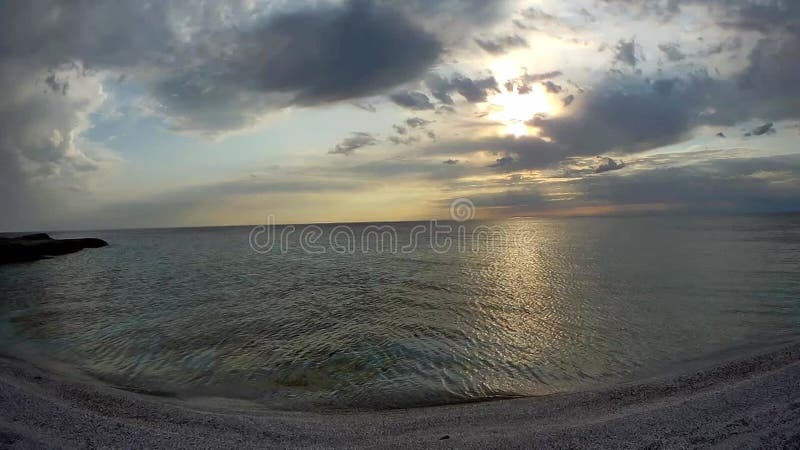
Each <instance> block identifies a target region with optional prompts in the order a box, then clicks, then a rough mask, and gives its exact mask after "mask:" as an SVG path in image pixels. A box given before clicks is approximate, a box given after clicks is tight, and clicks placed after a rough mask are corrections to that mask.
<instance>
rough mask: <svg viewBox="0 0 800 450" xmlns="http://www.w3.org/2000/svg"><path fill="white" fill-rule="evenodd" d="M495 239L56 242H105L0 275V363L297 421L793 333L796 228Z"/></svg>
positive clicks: (116, 238)
mask: <svg viewBox="0 0 800 450" xmlns="http://www.w3.org/2000/svg"><path fill="white" fill-rule="evenodd" d="M415 225H416V224H394V226H396V227H397V230H398V236H400V240H401V241H403V240H406V241H407V240H408V239H409V237H408V236H409V235H410V231H411V229H412V228H413V227H414V226H415ZM492 225H495V226H500V227H502V228H503V230H505V232H506V233H508V236H516V237H520V236H525V237H526V239H514V240H508V239H503V240H495V242H493V245H487V246H485V248H477V251H465V252H462V251H457V250H452V251H449V252H443V253H442V252H436V251H433V249H432V248H431V246H430V245H426V241H425V240H424V239H423V241H422V242H421V243H420V245H419V246H418V248H417V250H416V251H414V252H410V253H403V252H397V253H388V252H383V253H379V252H377V251H375V249H367V251H361V250H364V249H358V251H356V252H354V253H345V254H340V253H335V252H332V251H328V252H326V253H324V254H313V255H312V254H308V253H306V252H304V251H303V250H302V249H301V248H300V247H299V246H298V245H290V246H289V249H288V251H287V252H285V253H283V252H281V251H280V249H278V248H275V249H273V251H271V252H269V253H265V254H262V253H257V252H255V251H253V250H252V249H251V247H250V245H249V240H248V236H249V233H250V228H249V227H229V228H205V229H165V230H131V231H103V232H91V233H53V235H54V237H75V236H96V237H100V238H103V239H106V240H107V241H109V242H110V244H111V245H110V246H109V247H107V248H103V249H95V250H86V251H83V252H80V253H76V254H72V255H67V256H63V257H58V258H55V259H51V260H44V261H38V262H35V263H30V264H18V265H9V266H3V267H0V297H2V299H3V300H2V302H0V351H2V352H3V353H6V354H17V355H20V354H21V355H27V357H31V358H36V359H38V360H45V361H54V362H59V363H60V366H61V367H69V368H71V370H75V371H80V372H82V373H84V374H88V375H90V376H92V377H95V378H97V379H98V380H102V381H103V382H107V383H112V384H114V385H117V386H123V387H128V388H132V389H142V390H146V391H158V392H166V393H174V394H177V395H181V396H187V397H191V396H203V397H220V396H221V397H229V398H241V399H247V400H252V401H255V402H257V403H258V404H260V405H263V406H264V407H267V408H289V409H301V410H302V409H309V408H320V407H333V408H392V407H406V406H419V405H429V404H441V403H452V402H460V401H471V400H481V399H488V398H497V397H504V396H516V395H540V394H547V393H552V392H559V391H569V390H575V389H584V388H587V387H590V386H593V385H598V384H606V383H613V382H617V381H620V380H631V379H637V378H641V377H647V376H651V375H654V374H658V373H663V372H665V371H673V370H676V368H679V367H682V365H686V364H692V363H693V362H697V361H709V360H713V359H714V358H718V357H721V355H733V354H736V353H737V352H744V351H750V350H752V349H755V348H758V347H760V346H771V345H776V344H779V343H783V342H787V341H791V340H794V339H797V338H798V337H800V216H790V215H786V216H746V217H717V218H686V217H680V218H663V217H660V218H592V219H565V220H561V219H552V220H551V219H548V220H538V219H537V220H532V219H531V220H529V219H525V220H510V221H506V222H502V223H494V224H492ZM359 227H361V228H363V227H364V225H355V226H354V229H355V231H356V232H358V231H359V230H360V228H359ZM322 229H323V232H324V233H330V232H331V230H332V228H331V227H330V226H323V227H322ZM508 236H506V237H508ZM454 238H457V236H454ZM292 239H294V238H292ZM292 239H290V241H291V242H290V243H291V244H297V240H296V239H294V240H292ZM487 239H488V240H491V239H493V238H491V237H488V238H487ZM329 250H330V249H329Z"/></svg>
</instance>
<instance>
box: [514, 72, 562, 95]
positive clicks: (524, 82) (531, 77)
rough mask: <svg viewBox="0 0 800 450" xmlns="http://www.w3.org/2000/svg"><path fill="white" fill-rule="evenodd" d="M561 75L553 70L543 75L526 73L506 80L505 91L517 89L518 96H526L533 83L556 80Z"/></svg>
mask: <svg viewBox="0 0 800 450" xmlns="http://www.w3.org/2000/svg"><path fill="white" fill-rule="evenodd" d="M561 75H563V73H562V72H561V71H560V70H554V71H551V72H544V73H527V72H525V74H523V75H522V76H520V77H518V78H515V79H513V80H508V81H506V83H505V88H506V90H507V91H513V90H514V88H515V87H516V88H517V92H519V93H520V94H527V93H528V92H530V85H531V84H533V83H538V82H540V81H547V80H550V79H552V78H558V77H560V76H561Z"/></svg>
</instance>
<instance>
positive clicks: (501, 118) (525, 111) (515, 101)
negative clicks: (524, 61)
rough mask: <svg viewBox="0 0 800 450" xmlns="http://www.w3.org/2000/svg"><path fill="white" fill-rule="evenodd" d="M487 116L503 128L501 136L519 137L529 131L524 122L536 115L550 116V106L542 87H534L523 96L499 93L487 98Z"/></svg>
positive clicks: (551, 109) (516, 93)
mask: <svg viewBox="0 0 800 450" xmlns="http://www.w3.org/2000/svg"><path fill="white" fill-rule="evenodd" d="M488 108H489V114H488V117H489V119H491V120H494V121H496V122H499V123H501V124H503V125H504V126H505V128H504V130H503V134H506V135H512V136H514V137H521V136H526V135H528V134H529V133H530V132H531V130H530V129H529V128H528V125H526V123H525V122H527V121H529V120H531V119H532V118H533V116H535V115H536V114H551V113H552V112H553V107H552V105H551V104H550V101H549V99H548V96H547V93H546V92H545V89H544V87H542V86H540V85H534V86H531V87H530V91H529V92H526V93H525V94H520V93H518V92H500V93H497V94H495V95H493V96H491V97H490V98H489V107H488Z"/></svg>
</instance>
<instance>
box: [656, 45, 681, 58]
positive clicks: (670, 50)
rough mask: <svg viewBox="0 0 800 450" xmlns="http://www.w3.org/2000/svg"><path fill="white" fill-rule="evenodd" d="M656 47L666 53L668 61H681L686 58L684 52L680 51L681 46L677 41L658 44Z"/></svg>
mask: <svg viewBox="0 0 800 450" xmlns="http://www.w3.org/2000/svg"><path fill="white" fill-rule="evenodd" d="M658 49H659V50H661V51H662V52H663V53H664V55H666V57H667V59H668V60H669V61H672V62H675V61H682V60H684V59H686V54H685V53H683V51H681V46H680V44H678V43H677V42H670V43H667V44H659V46H658Z"/></svg>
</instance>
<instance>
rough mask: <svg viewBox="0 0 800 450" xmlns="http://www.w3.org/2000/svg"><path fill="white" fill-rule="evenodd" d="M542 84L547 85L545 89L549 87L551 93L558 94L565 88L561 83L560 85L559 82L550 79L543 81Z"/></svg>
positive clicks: (548, 90)
mask: <svg viewBox="0 0 800 450" xmlns="http://www.w3.org/2000/svg"><path fill="white" fill-rule="evenodd" d="M542 85H543V86H544V87H545V89H547V92H549V93H551V94H558V93H560V92H561V91H563V90H564V88H563V87H561V85H558V84H556V83H554V82H552V81H549V80H548V81H543V82H542Z"/></svg>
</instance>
